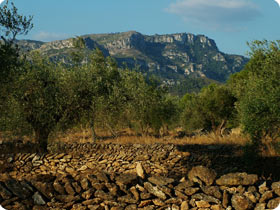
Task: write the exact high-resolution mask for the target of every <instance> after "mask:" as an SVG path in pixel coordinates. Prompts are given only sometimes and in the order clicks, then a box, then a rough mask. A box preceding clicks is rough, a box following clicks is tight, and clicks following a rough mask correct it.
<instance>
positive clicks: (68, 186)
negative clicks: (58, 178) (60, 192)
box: [64, 182, 76, 195]
mask: <svg viewBox="0 0 280 210" xmlns="http://www.w3.org/2000/svg"><path fill="white" fill-rule="evenodd" d="M64 188H65V191H66V192H67V194H69V195H75V194H76V192H75V190H74V189H73V187H72V185H71V183H70V182H67V183H66V184H65V185H64Z"/></svg>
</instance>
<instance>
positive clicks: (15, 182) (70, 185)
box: [0, 141, 280, 210]
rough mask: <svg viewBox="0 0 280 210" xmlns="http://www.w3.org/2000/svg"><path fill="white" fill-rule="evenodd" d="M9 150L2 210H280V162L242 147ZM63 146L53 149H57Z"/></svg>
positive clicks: (2, 170)
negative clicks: (249, 154)
mask: <svg viewBox="0 0 280 210" xmlns="http://www.w3.org/2000/svg"><path fill="white" fill-rule="evenodd" d="M33 146H34V145H32V144H31V143H30V144H24V143H18V144H17V145H16V146H15V147H13V148H14V152H7V151H11V145H9V144H2V145H1V149H0V150H1V155H0V205H1V206H3V207H4V208H5V209H18V210H28V209H34V210H40V209H46V210H47V209H56V210H64V209H67V210H68V209H69V210H86V209H89V210H95V209H100V210H101V209H105V210H109V209H112V210H118V209H126V210H130V209H146V210H149V209H170V210H171V209H174V210H177V209H178V210H179V209H182V210H185V209H186V210H187V209H190V210H223V209H224V210H225V209H227V210H230V209H236V210H245V209H255V210H265V209H274V208H276V207H277V206H278V204H279V203H280V175H279V168H280V161H279V159H278V157H267V158H260V159H259V160H255V161H254V162H250V160H249V159H246V158H245V157H243V156H242V148H241V146H238V145H235V146H234V145H226V144H216V145H215V144H211V145H195V144H186V145H182V144H180V145H178V144H177V145H176V144H162V143H154V144H114V143H104V142H102V141H100V142H97V143H94V144H93V143H68V144H64V145H63V150H62V151H61V152H59V151H57V152H51V153H48V154H39V153H36V152H26V148H27V147H29V148H32V147H33ZM55 146H57V145H50V148H51V147H55Z"/></svg>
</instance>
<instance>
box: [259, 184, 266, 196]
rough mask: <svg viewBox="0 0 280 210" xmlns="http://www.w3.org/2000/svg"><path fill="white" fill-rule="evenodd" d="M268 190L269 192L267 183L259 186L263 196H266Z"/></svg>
mask: <svg viewBox="0 0 280 210" xmlns="http://www.w3.org/2000/svg"><path fill="white" fill-rule="evenodd" d="M267 190H268V187H267V186H266V182H264V183H262V184H261V185H260V186H259V192H260V193H261V194H264V193H265V192H266V191H267Z"/></svg>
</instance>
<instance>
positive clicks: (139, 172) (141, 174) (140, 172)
mask: <svg viewBox="0 0 280 210" xmlns="http://www.w3.org/2000/svg"><path fill="white" fill-rule="evenodd" d="M136 173H137V175H138V176H139V177H141V178H142V179H145V172H144V169H143V167H142V164H141V163H140V162H138V163H137V164H136Z"/></svg>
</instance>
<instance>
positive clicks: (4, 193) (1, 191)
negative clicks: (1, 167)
mask: <svg viewBox="0 0 280 210" xmlns="http://www.w3.org/2000/svg"><path fill="white" fill-rule="evenodd" d="M0 196H1V197H2V198H3V199H5V200H8V199H10V198H11V197H12V193H11V192H10V191H9V190H8V189H7V188H6V187H5V186H4V185H3V184H2V183H1V182H0Z"/></svg>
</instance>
